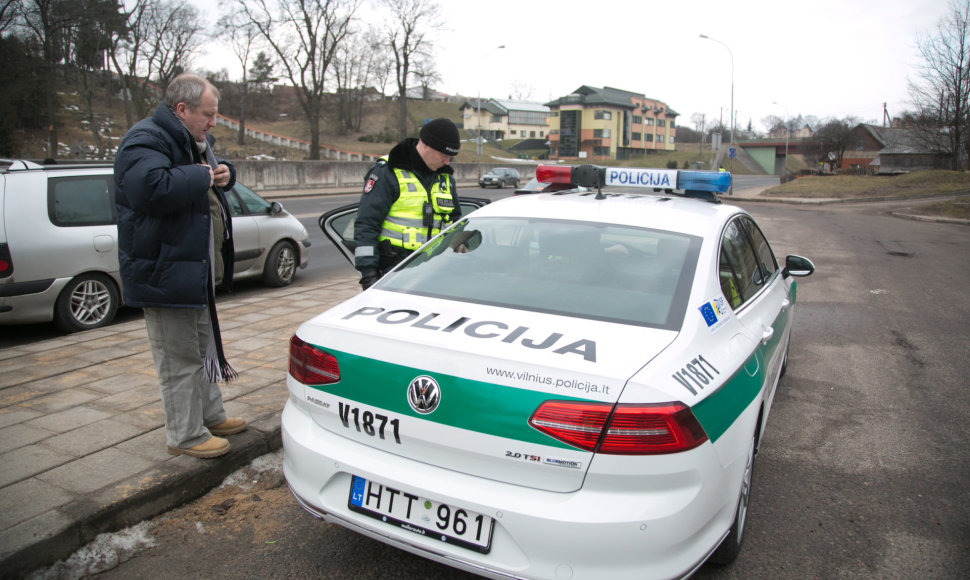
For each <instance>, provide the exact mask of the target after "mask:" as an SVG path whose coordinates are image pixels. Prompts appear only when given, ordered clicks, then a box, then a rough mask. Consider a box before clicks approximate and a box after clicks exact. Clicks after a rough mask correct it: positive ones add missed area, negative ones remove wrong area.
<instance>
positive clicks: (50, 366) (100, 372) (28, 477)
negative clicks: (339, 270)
mask: <svg viewBox="0 0 970 580" xmlns="http://www.w3.org/2000/svg"><path fill="white" fill-rule="evenodd" d="M357 292H359V286H358V285H357V278H356V277H355V276H346V277H339V278H334V279H331V280H327V281H324V282H321V283H315V284H313V285H312V286H310V285H307V286H302V285H300V280H299V277H298V278H297V281H296V283H295V284H293V285H291V286H287V287H284V288H276V289H261V290H260V291H259V292H258V293H248V294H247V295H246V296H245V297H240V296H234V295H229V296H221V297H220V298H219V301H218V303H217V307H218V309H219V320H220V323H221V327H222V330H223V341H224V343H225V347H226V353H227V356H228V358H229V361H230V363H231V364H232V365H233V366H234V368H236V370H238V371H239V373H240V375H239V379H238V380H237V381H234V382H232V383H229V384H224V385H222V393H223V399H224V401H225V406H226V411H227V413H228V414H229V415H231V416H241V417H244V418H246V419H247V420H248V421H249V428H248V429H247V430H246V431H244V432H242V433H239V434H237V435H231V436H229V441H230V443H231V444H232V450H231V451H230V452H229V453H228V454H227V455H225V456H223V457H219V458H215V459H196V458H193V457H189V456H186V455H181V456H172V455H169V454H168V452H167V449H166V445H165V431H164V421H165V416H164V413H163V411H162V408H161V402H160V395H159V389H158V383H157V380H156V378H155V367H154V364H153V362H152V357H151V351H150V348H149V345H148V335H147V332H146V330H145V323H144V320H142V319H141V318H138V319H137V320H132V321H128V322H121V323H119V324H115V325H111V326H108V327H105V328H101V329H97V330H92V331H87V332H80V333H76V334H69V335H65V336H63V337H58V338H55V339H51V340H46V341H42V342H38V343H34V344H29V345H23V346H16V347H12V348H6V349H0V465H3V469H2V470H0V578H4V579H6V578H23V577H25V576H26V575H28V574H29V573H30V572H32V571H34V570H36V569H38V568H42V567H46V566H49V565H51V564H53V563H54V562H56V561H57V560H60V559H64V558H66V557H68V556H70V555H71V554H72V553H73V552H75V551H76V550H77V549H79V548H80V547H82V546H84V545H85V544H87V543H88V542H90V541H92V540H94V539H95V537H96V536H97V535H98V534H100V533H104V532H111V531H117V530H120V529H123V528H125V527H127V526H131V525H134V524H136V523H138V522H140V521H142V520H144V519H146V518H151V517H153V516H156V515H158V514H161V513H163V512H165V511H168V510H170V509H172V508H174V507H176V506H179V505H181V504H184V503H186V502H189V501H191V500H193V499H196V498H198V497H200V496H202V495H204V494H205V493H207V492H208V491H209V490H211V489H213V488H214V487H216V486H218V485H219V484H220V483H222V481H223V480H224V479H225V478H226V477H227V476H228V475H229V474H231V473H232V472H234V471H235V470H237V469H239V468H240V467H243V466H245V465H247V464H248V463H249V462H251V461H252V460H253V459H255V458H256V457H259V456H261V455H264V454H266V453H269V452H271V451H274V450H277V449H279V448H280V447H281V446H282V435H281V431H280V413H281V412H282V410H283V405H284V404H285V403H286V399H287V396H288V393H287V389H286V370H287V365H288V360H289V339H290V336H292V334H293V333H294V332H295V331H296V329H297V327H298V326H299V325H300V324H301V323H302V322H304V321H305V320H306V319H308V318H309V317H310V316H312V315H313V314H315V313H318V312H323V311H324V310H326V309H327V308H329V307H331V306H333V305H335V304H338V303H340V302H342V301H344V300H346V299H347V298H350V297H351V296H353V295H354V294H356V293H357ZM11 330H13V331H16V327H7V328H4V331H5V332H6V331H11Z"/></svg>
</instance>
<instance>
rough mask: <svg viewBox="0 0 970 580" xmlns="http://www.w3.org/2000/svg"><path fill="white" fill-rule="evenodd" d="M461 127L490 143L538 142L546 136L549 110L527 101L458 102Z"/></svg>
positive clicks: (476, 100) (485, 100)
mask: <svg viewBox="0 0 970 580" xmlns="http://www.w3.org/2000/svg"><path fill="white" fill-rule="evenodd" d="M458 110H459V111H460V113H461V118H462V123H463V128H464V129H465V130H466V131H468V132H470V133H472V134H475V133H477V132H479V131H480V132H481V134H482V136H484V137H485V138H486V139H491V140H502V139H537V138H538V139H541V138H545V137H546V136H547V135H548V134H549V107H547V106H545V105H542V104H539V103H531V102H528V101H513V100H504V99H484V100H482V101H481V102H479V100H478V99H474V100H468V101H465V102H464V103H462V105H461V106H460V107H458Z"/></svg>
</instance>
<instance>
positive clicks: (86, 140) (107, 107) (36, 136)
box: [18, 87, 794, 173]
mask: <svg viewBox="0 0 970 580" xmlns="http://www.w3.org/2000/svg"><path fill="white" fill-rule="evenodd" d="M98 90H100V93H98ZM106 93H107V91H106V90H105V89H104V88H103V87H102V88H100V89H96V90H95V94H94V95H93V97H92V109H93V111H94V115H93V117H94V120H95V123H97V124H98V125H99V126H100V127H101V139H102V145H103V148H102V149H99V147H98V144H97V141H96V139H95V137H94V135H93V133H92V131H91V130H90V128H89V127H90V123H88V121H87V115H86V113H85V112H84V111H85V107H84V104H83V101H82V98H81V96H80V95H79V94H78V93H77V92H70V91H63V92H59V93H58V97H59V99H60V102H61V107H60V109H59V111H58V141H59V143H60V146H59V148H58V153H57V155H56V157H57V158H58V159H97V158H107V159H112V158H113V156H114V148H115V147H117V145H118V142H119V141H120V140H121V137H122V136H123V135H124V133H125V131H127V129H128V127H127V122H126V120H125V114H124V104H123V102H122V101H121V99H120V97H118V95H117V94H115V95H112V96H110V97H109V96H108V95H107V94H106ZM231 93H232V91H231V90H228V89H227V90H223V100H222V102H221V103H220V111H221V112H222V113H223V114H224V115H226V116H227V117H230V118H236V115H234V113H235V111H234V109H235V108H236V107H235V105H236V103H235V102H234V101H233V100H232V96H231ZM256 104H257V106H256V107H253V108H254V109H255V110H254V111H251V112H250V113H249V114H248V115H247V116H248V117H249V118H248V120H247V122H246V126H247V127H248V128H251V129H257V130H260V131H264V132H268V133H273V134H276V135H283V136H286V137H291V138H295V139H302V140H306V141H309V140H310V131H309V128H308V127H307V125H306V123H305V122H303V121H302V120H300V118H301V117H302V113H301V112H300V110H299V107H297V106H296V105H295V103H294V102H293V101H292V100H290V101H284V100H283V99H277V98H275V97H273V96H269V95H267V96H265V97H263V98H262V99H261V100H260V101H258V102H257V103H256ZM459 104H460V103H459V102H454V101H452V102H440V101H421V100H412V101H410V102H409V103H408V117H409V126H410V127H411V130H410V132H409V134H410V135H412V136H414V135H417V131H418V127H420V125H421V124H422V123H423V122H424V120H425V119H430V118H435V117H446V118H449V119H452V120H453V121H455V122H456V123H457V124H459V126H461V118H460V114H459V111H458V107H459ZM335 119H336V113H335V111H333V110H330V111H324V115H323V119H322V121H321V136H320V142H321V145H324V146H330V147H333V148H336V149H340V150H343V151H351V152H360V153H366V154H374V155H383V154H385V153H387V152H388V151H389V150H390V148H391V147H392V146H393V144H394V143H395V142H396V141H397V139H396V138H395V136H396V134H397V129H396V127H397V103H396V102H395V101H391V100H383V101H378V102H371V103H366V104H365V105H364V112H363V117H362V122H361V130H360V131H359V132H356V133H353V134H344V133H341V131H340V130H339V124H338V123H337V122H336V121H335ZM212 134H213V136H215V137H216V139H217V141H218V145H217V147H218V149H219V151H220V155H223V156H225V157H226V158H228V159H246V158H247V157H250V156H254V155H268V156H271V157H273V158H276V159H290V160H302V159H305V158H306V154H305V153H304V152H303V151H300V150H298V149H291V148H286V147H282V146H279V145H272V144H267V143H263V142H260V141H257V140H254V139H251V138H247V139H246V143H245V145H239V144H238V143H237V139H238V133H237V132H236V131H233V130H231V129H229V128H227V127H222V126H217V127H215V128H214V129H213V130H212ZM461 134H462V138H463V139H468V140H469V141H468V142H466V144H465V146H464V147H463V152H462V154H461V155H459V158H458V159H457V161H458V162H476V161H478V158H477V157H476V156H475V147H474V142H473V141H471V140H470V137H471V136H470V135H469V134H468V132H466V131H464V130H462V131H461ZM18 136H20V137H21V139H22V140H21V147H20V151H19V152H18V156H20V157H24V158H27V159H38V160H39V159H44V158H46V157H49V156H50V155H49V153H48V152H47V140H48V135H47V132H46V131H45V130H41V129H35V130H28V131H21V132H19V133H18ZM519 142H520V141H519V140H514V139H507V140H504V141H502V142H499V143H495V142H487V143H486V144H485V147H484V154H483V156H482V161H484V162H486V163H487V162H490V161H494V160H495V159H515V158H517V157H521V156H522V152H520V151H514V152H513V151H510V150H509V148H510V147H512V146H513V145H515V144H517V143H519ZM99 150H104V151H105V153H104V154H101V155H99ZM540 153H541V151H536V152H531V153H529V154H528V156H534V155H538V154H540ZM711 159H712V154H711V151H710V148H709V146H707V145H705V147H703V148H701V147H700V146H699V145H698V144H696V143H693V144H680V145H679V146H678V150H676V151H672V152H665V153H659V154H656V155H649V156H647V157H646V158H645V159H633V160H629V161H613V162H611V164H616V165H627V166H638V167H654V168H663V167H668V166H669V165H672V164H676V166H677V167H678V168H685V167H688V166H690V167H694V166H697V164H699V165H700V166H706V165H707V164H708V163H709V162H710V161H711ZM792 161H794V159H793V160H792ZM790 168H791V167H790ZM731 170H732V171H734V172H735V173H749V170H747V169H746V168H744V167H743V166H741V165H740V164H736V166H735V167H732V168H731Z"/></svg>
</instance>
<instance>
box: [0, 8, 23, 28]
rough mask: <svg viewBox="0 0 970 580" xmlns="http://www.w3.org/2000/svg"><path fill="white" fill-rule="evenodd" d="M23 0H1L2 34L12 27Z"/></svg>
mask: <svg viewBox="0 0 970 580" xmlns="http://www.w3.org/2000/svg"><path fill="white" fill-rule="evenodd" d="M21 2H22V0H2V1H0V34H3V33H4V32H6V31H7V29H8V28H12V27H13V24H14V20H15V18H16V17H17V8H18V6H20V4H21Z"/></svg>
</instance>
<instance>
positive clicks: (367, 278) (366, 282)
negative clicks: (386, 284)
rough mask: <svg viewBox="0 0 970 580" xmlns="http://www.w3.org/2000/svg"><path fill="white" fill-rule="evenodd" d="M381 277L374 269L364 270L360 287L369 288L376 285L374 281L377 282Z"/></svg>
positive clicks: (362, 288)
mask: <svg viewBox="0 0 970 580" xmlns="http://www.w3.org/2000/svg"><path fill="white" fill-rule="evenodd" d="M380 279H381V277H380V276H378V275H377V272H376V271H374V270H368V271H366V272H362V273H361V275H360V289H361V290H367V289H368V288H370V287H371V286H373V285H374V282H377V281H378V280H380Z"/></svg>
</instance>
